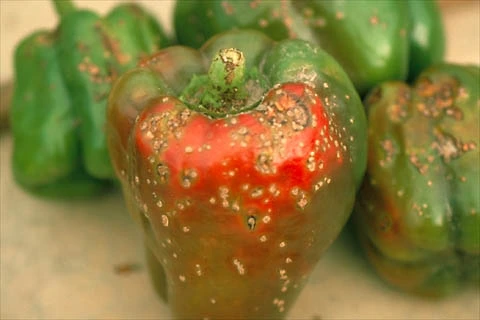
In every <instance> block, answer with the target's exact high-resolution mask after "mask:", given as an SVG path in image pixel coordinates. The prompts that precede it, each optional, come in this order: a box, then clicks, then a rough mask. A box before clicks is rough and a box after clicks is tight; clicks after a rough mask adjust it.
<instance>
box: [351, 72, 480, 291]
mask: <svg viewBox="0 0 480 320" xmlns="http://www.w3.org/2000/svg"><path fill="white" fill-rule="evenodd" d="M479 84H480V68H479V67H478V66H460V65H453V64H450V65H447V64H445V65H437V66H435V67H432V68H430V69H427V70H426V71H425V72H423V73H422V74H421V75H420V76H419V78H418V79H417V80H416V82H415V84H414V85H413V86H409V85H407V84H405V83H400V82H387V83H384V84H382V85H380V86H379V87H377V88H376V89H374V90H373V91H372V92H371V94H369V96H368V97H367V99H366V108H367V110H368V111H367V113H368V121H369V133H368V144H369V155H368V169H367V176H366V179H365V181H364V184H363V186H362V188H361V191H360V192H359V195H358V202H357V206H356V210H355V212H356V213H355V214H354V218H355V219H354V221H355V222H356V224H357V226H358V233H359V236H360V239H361V240H362V243H363V246H364V248H365V250H366V253H367V256H368V259H369V260H370V261H371V263H372V264H373V266H374V267H375V269H376V270H377V271H378V273H379V274H380V276H381V277H383V278H384V279H385V280H386V281H387V282H388V283H390V284H392V285H394V286H396V287H398V288H401V289H403V290H406V291H408V292H412V293H416V294H419V295H430V296H442V295H447V294H449V293H451V292H453V291H454V290H455V289H456V288H458V287H459V286H460V284H461V283H463V282H465V281H467V282H468V281H472V282H474V283H476V284H478V283H479V280H480V277H479V273H480V211H479V210H480V199H479V196H480V187H479V185H480V169H479V163H480V157H479V142H480V141H479V140H480V137H479V135H480V132H479V123H480V122H479V121H480V119H479V106H480V104H479V103H480V100H479V98H480V96H479Z"/></svg>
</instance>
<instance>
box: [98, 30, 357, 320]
mask: <svg viewBox="0 0 480 320" xmlns="http://www.w3.org/2000/svg"><path fill="white" fill-rule="evenodd" d="M107 118H108V138H109V148H110V153H111V155H112V159H113V163H114V168H115V170H116V172H117V174H118V176H119V177H120V179H121V182H122V185H123V189H124V194H125V198H126V201H127V204H128V207H129V210H130V211H131V213H132V215H133V216H134V218H135V220H136V221H137V222H138V223H139V225H140V226H142V228H143V231H144V233H145V237H146V242H147V245H148V252H149V264H150V266H151V272H154V273H155V274H154V275H153V281H154V283H155V284H156V286H157V289H158V291H159V293H160V294H161V295H162V296H165V295H166V296H167V297H168V302H169V304H170V306H171V308H172V311H173V314H174V315H175V316H176V317H178V318H180V319H186V318H189V319H190V318H195V319H197V318H199V319H202V318H205V317H206V318H209V319H220V318H221V319H226V318H228V319H234V318H241V319H259V318H275V319H279V318H282V317H284V315H285V314H286V313H287V312H288V310H289V308H290V306H291V305H292V304H293V302H294V301H295V299H296V297H297V296H298V294H299V293H300V291H301V289H302V287H303V286H304V284H305V282H306V280H307V278H308V276H309V274H310V272H311V271H312V270H313V267H314V266H315V264H316V262H317V261H318V259H319V258H320V256H321V254H322V253H323V252H324V250H325V249H326V248H327V247H328V246H329V245H330V244H331V243H332V242H333V240H334V239H335V238H336V237H337V235H338V234H339V232H340V230H341V229H342V227H343V225H344V224H345V222H346V220H347V219H348V217H349V215H350V212H351V209H352V206H353V202H354V198H355V193H356V190H357V186H359V184H360V182H361V180H362V177H363V174H364V168H365V165H366V163H365V161H366V137H365V135H366V120H365V115H364V111H363V105H362V104H361V101H360V99H359V96H358V94H357V93H356V91H355V89H354V87H353V85H352V83H351V82H350V80H349V79H348V77H347V75H346V74H345V73H344V71H343V70H342V68H341V67H340V66H339V65H338V64H337V63H336V61H335V60H334V59H333V58H332V57H330V56H329V55H328V54H326V53H325V52H323V51H322V50H320V49H319V48H318V47H316V46H314V45H312V44H310V43H308V42H305V41H301V40H285V41H282V42H279V43H275V42H273V41H272V40H271V39H269V38H267V37H266V36H265V35H263V34H262V33H259V32H255V31H237V32H227V33H224V34H220V35H218V36H216V37H214V38H212V39H211V40H209V41H208V42H207V43H206V44H205V45H204V46H202V48H201V49H200V50H199V51H197V50H194V49H190V48H186V47H180V46H174V47H170V48H167V49H164V50H161V51H160V52H159V53H157V54H156V55H155V56H153V57H152V58H150V59H148V60H146V61H144V62H143V63H142V65H141V67H140V68H138V69H135V70H132V71H131V72H129V73H127V74H125V75H124V76H122V77H121V78H120V79H119V81H118V82H117V83H116V85H115V86H114V88H113V90H112V93H111V96H110V100H109V109H108V117H107ZM165 284H166V289H165V288H164V287H163V286H164V285H165Z"/></svg>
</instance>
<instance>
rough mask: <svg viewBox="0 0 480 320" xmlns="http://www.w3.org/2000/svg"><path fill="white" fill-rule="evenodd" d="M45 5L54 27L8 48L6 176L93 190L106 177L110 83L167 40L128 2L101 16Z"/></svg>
mask: <svg viewBox="0 0 480 320" xmlns="http://www.w3.org/2000/svg"><path fill="white" fill-rule="evenodd" d="M53 3H54V4H55V8H56V10H57V12H58V13H59V15H60V17H61V21H60V23H59V25H58V27H57V28H56V30H55V31H38V32H35V33H34V34H32V35H30V36H28V37H27V38H26V39H24V40H23V41H22V42H21V43H20V44H19V45H18V47H17V49H16V52H15V86H14V87H15V88H14V95H13V101H12V106H11V119H10V120H11V127H12V134H13V141H14V148H13V173H14V176H15V179H16V181H17V182H18V183H19V184H20V185H22V186H23V187H25V188H26V189H28V190H31V191H34V192H35V193H38V194H44V195H55V196H58V195H60V196H75V195H79V196H86V195H94V194H98V192H99V191H100V190H101V189H103V188H105V187H106V186H107V185H109V181H111V180H112V179H114V173H113V170H112V167H111V163H110V159H109V156H108V151H107V147H106V139H105V128H104V126H105V110H106V104H107V97H108V94H109V91H110V88H111V85H112V81H114V80H115V79H116V78H117V77H118V76H119V75H120V74H122V73H123V72H124V71H126V70H128V69H130V68H132V67H133V66H135V65H136V64H137V62H138V60H139V59H140V58H142V57H143V56H145V55H147V54H149V53H152V52H154V51H155V50H157V49H159V48H160V47H161V46H163V45H165V44H166V43H167V40H166V36H165V34H164V33H163V31H162V28H161V26H160V25H159V24H158V23H157V22H156V21H155V19H154V18H153V17H152V16H150V15H149V14H148V13H147V12H146V11H144V10H143V9H142V8H140V7H139V6H137V5H134V4H122V5H120V6H118V7H116V8H114V9H113V10H112V11H111V12H110V13H109V14H108V15H107V16H106V17H104V18H101V17H99V16H98V15H97V14H96V13H94V12H92V11H87V10H77V9H75V8H74V6H73V4H72V2H71V1H69V0H54V1H53Z"/></svg>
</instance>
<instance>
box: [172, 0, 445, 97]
mask: <svg viewBox="0 0 480 320" xmlns="http://www.w3.org/2000/svg"><path fill="white" fill-rule="evenodd" d="M174 23H175V31H176V34H177V38H178V41H179V43H181V44H186V45H189V46H193V47H199V46H200V45H201V44H202V42H203V41H204V40H205V39H206V38H208V37H210V36H212V35H214V34H215V33H218V32H220V31H225V30H230V29H235V28H252V29H256V30H260V31H262V32H264V33H265V34H267V35H268V36H269V37H271V38H273V39H275V40H281V39H286V38H300V39H304V40H307V41H310V42H312V43H315V44H317V45H320V46H321V47H322V49H324V50H325V51H327V52H328V53H330V54H331V55H332V56H333V57H334V58H335V59H336V60H337V61H338V62H339V63H340V64H341V66H342V67H343V68H344V69H345V71H346V72H347V74H348V75H349V76H350V78H351V79H352V81H353V83H354V85H355V87H356V89H357V90H358V92H359V93H360V94H362V95H363V94H364V93H366V92H367V91H368V90H369V89H370V88H372V87H373V86H374V85H376V84H378V83H380V82H383V81H388V80H392V79H393V80H396V79H399V80H405V79H406V78H407V76H408V73H409V72H410V77H414V76H416V75H417V74H418V72H419V71H420V70H421V69H423V68H425V67H427V66H428V65H430V64H432V63H434V62H438V61H440V60H441V59H442V58H443V54H444V33H443V26H442V20H441V15H440V11H439V9H438V7H437V5H436V3H435V2H434V1H417V0H409V1H398V0H378V1H377V0H355V1H341V0H328V1H325V0H313V1H312V0H310V1H305V0H294V1H293V0H278V1H258V0H252V1H223V0H213V1H188V0H185V1H182V0H180V1H177V2H176V7H175V15H174Z"/></svg>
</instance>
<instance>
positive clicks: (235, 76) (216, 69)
mask: <svg viewBox="0 0 480 320" xmlns="http://www.w3.org/2000/svg"><path fill="white" fill-rule="evenodd" d="M208 78H209V79H210V81H211V83H212V85H213V86H214V88H216V89H217V90H218V91H219V93H221V94H222V93H226V92H229V91H232V90H233V91H235V90H239V89H240V88H242V87H243V85H244V83H245V57H244V56H243V52H242V51H239V50H237V49H235V48H229V49H222V50H220V51H219V52H218V53H217V55H216V56H215V57H214V58H213V60H212V63H211V65H210V69H209V70H208Z"/></svg>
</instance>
